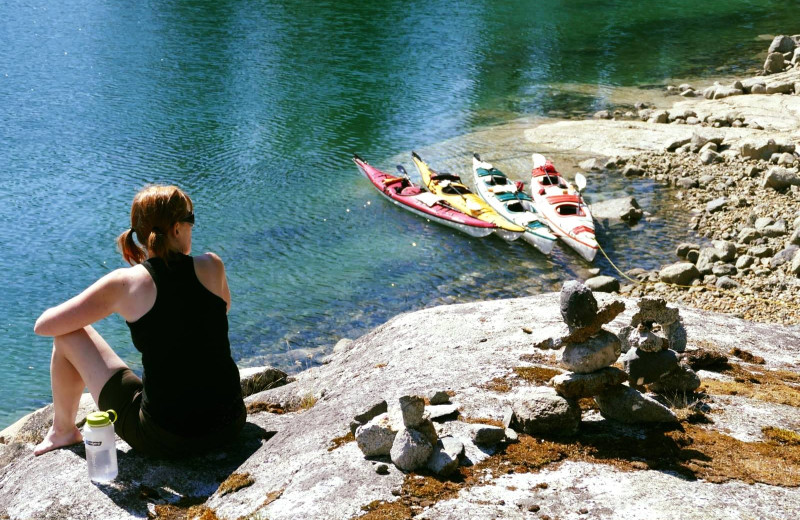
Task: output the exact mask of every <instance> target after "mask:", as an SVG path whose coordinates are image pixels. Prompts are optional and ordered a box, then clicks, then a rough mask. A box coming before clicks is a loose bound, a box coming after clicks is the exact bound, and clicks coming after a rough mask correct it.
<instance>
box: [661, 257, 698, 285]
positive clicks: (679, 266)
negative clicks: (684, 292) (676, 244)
mask: <svg viewBox="0 0 800 520" xmlns="http://www.w3.org/2000/svg"><path fill="white" fill-rule="evenodd" d="M658 276H659V279H661V281H662V282H667V283H674V284H677V285H689V284H691V283H692V281H694V280H696V279H698V278H700V271H698V270H697V267H695V265H694V264H692V263H690V262H678V263H675V264H672V265H668V266H666V267H664V268H663V269H661V271H659V272H658Z"/></svg>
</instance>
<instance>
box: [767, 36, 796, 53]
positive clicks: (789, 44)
mask: <svg viewBox="0 0 800 520" xmlns="http://www.w3.org/2000/svg"><path fill="white" fill-rule="evenodd" d="M796 48H797V42H796V41H794V39H792V37H791V36H786V35H784V34H781V35H778V36H776V37H775V38H773V39H772V43H770V44H769V50H768V51H767V52H769V54H772V53H773V52H779V53H781V54H784V53H787V52H793V51H794V50H795V49H796Z"/></svg>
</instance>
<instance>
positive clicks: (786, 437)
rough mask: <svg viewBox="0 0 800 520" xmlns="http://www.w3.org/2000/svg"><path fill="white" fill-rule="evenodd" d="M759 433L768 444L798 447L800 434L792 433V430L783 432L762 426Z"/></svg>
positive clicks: (772, 427) (779, 429) (782, 430)
mask: <svg viewBox="0 0 800 520" xmlns="http://www.w3.org/2000/svg"><path fill="white" fill-rule="evenodd" d="M761 432H762V433H763V434H764V437H766V438H767V439H768V440H769V441H770V442H774V443H776V444H790V445H793V446H800V433H797V432H793V431H792V430H784V429H783V428H776V427H774V426H764V427H763V428H761Z"/></svg>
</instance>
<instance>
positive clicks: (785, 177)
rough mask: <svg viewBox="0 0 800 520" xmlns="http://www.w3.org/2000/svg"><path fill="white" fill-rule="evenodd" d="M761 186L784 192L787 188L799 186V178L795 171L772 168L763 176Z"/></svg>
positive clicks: (777, 167) (778, 167)
mask: <svg viewBox="0 0 800 520" xmlns="http://www.w3.org/2000/svg"><path fill="white" fill-rule="evenodd" d="M762 186H764V187H765V188H772V189H774V190H777V191H784V190H786V189H787V188H789V186H800V177H798V175H797V170H795V169H786V168H782V167H780V166H773V167H772V168H770V169H769V170H767V173H766V174H765V175H764V180H763V182H762Z"/></svg>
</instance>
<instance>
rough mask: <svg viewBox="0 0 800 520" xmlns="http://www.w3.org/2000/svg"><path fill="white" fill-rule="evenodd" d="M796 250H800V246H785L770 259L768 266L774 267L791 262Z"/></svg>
mask: <svg viewBox="0 0 800 520" xmlns="http://www.w3.org/2000/svg"><path fill="white" fill-rule="evenodd" d="M798 250H800V247H798V246H789V247H787V248H786V249H784V250H783V251H781V252H779V253H778V254H776V255H775V256H773V257H772V258H771V259H770V261H769V266H770V267H771V268H773V269H775V268H776V267H780V266H782V265H783V264H785V263H787V262H791V261H792V259H793V258H794V255H795V254H796V253H797V251H798Z"/></svg>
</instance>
